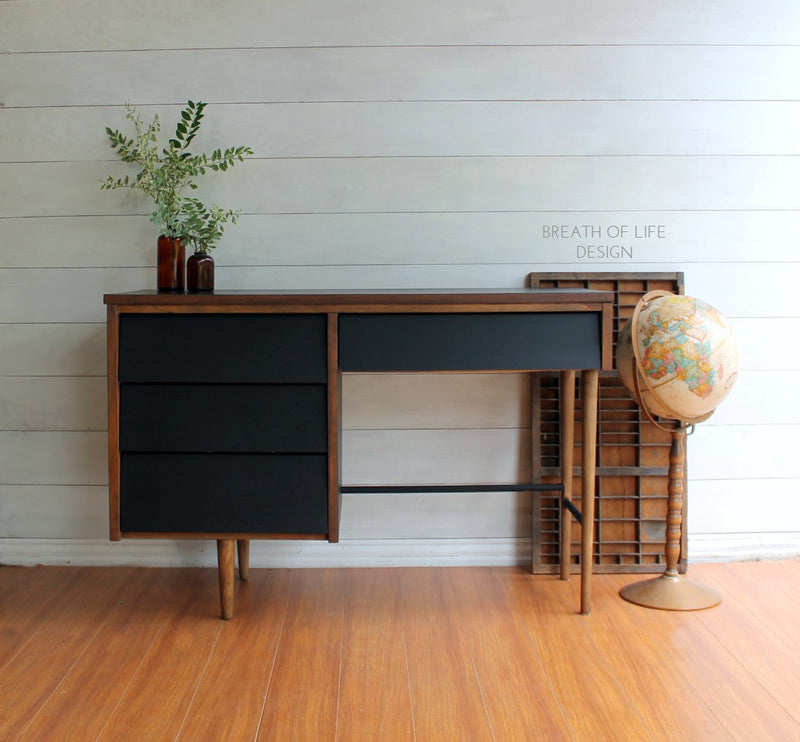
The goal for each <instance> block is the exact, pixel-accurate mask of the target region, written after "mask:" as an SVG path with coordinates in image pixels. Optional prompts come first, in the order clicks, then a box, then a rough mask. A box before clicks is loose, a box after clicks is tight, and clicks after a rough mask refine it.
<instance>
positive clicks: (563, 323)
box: [339, 312, 602, 371]
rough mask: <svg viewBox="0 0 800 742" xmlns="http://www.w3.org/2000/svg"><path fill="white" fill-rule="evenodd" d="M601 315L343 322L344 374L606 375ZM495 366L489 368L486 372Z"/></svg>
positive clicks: (356, 317)
mask: <svg viewBox="0 0 800 742" xmlns="http://www.w3.org/2000/svg"><path fill="white" fill-rule="evenodd" d="M601 339H602V332H601V321H600V315H599V314H598V313H595V312H518V313H510V312H500V313H497V314H471V313H464V314H457V313H454V314H447V313H443V314H342V315H340V317H339V365H340V367H341V369H342V371H485V370H509V371H511V370H515V371H526V370H527V371H533V370H550V369H584V368H599V367H600V365H601ZM487 365H488V368H487Z"/></svg>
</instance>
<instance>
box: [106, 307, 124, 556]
mask: <svg viewBox="0 0 800 742" xmlns="http://www.w3.org/2000/svg"><path fill="white" fill-rule="evenodd" d="M106 332H107V335H108V339H107V352H108V360H107V371H108V509H109V513H108V517H109V536H110V538H111V540H112V541H119V540H120V539H121V538H122V533H121V531H120V525H119V507H120V503H119V475H120V466H119V378H118V377H119V309H118V307H116V306H111V305H109V306H108V308H107V321H106Z"/></svg>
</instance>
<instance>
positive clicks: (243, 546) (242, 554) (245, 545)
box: [236, 538, 250, 581]
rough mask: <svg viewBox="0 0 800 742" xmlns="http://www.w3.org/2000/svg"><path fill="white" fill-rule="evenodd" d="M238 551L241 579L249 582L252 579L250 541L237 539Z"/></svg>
mask: <svg viewBox="0 0 800 742" xmlns="http://www.w3.org/2000/svg"><path fill="white" fill-rule="evenodd" d="M236 550H237V551H238V552H239V579H240V580H242V581H245V580H248V579H249V578H250V540H249V539H246V538H240V539H237V541H236Z"/></svg>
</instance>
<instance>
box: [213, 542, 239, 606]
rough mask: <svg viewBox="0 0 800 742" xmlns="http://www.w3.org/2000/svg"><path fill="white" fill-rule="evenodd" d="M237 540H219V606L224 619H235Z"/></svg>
mask: <svg viewBox="0 0 800 742" xmlns="http://www.w3.org/2000/svg"><path fill="white" fill-rule="evenodd" d="M235 544H236V541H235V539H232V538H221V539H217V564H218V570H219V604H220V609H221V614H222V618H224V619H226V620H227V619H231V618H233V583H234V578H235V576H236V574H235V573H236V550H235V548H234V547H235Z"/></svg>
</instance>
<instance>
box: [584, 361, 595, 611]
mask: <svg viewBox="0 0 800 742" xmlns="http://www.w3.org/2000/svg"><path fill="white" fill-rule="evenodd" d="M581 382H582V385H583V387H582V388H583V435H582V439H581V448H582V451H581V454H582V465H581V482H582V491H583V497H582V498H581V503H582V507H581V513H582V515H583V526H582V528H581V614H583V615H584V616H586V615H588V614H589V613H591V611H592V566H593V564H592V563H593V561H594V497H595V471H596V465H595V461H596V457H597V400H598V396H599V387H600V372H599V371H598V370H597V369H592V370H591V371H584V372H583V374H582V376H581Z"/></svg>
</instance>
